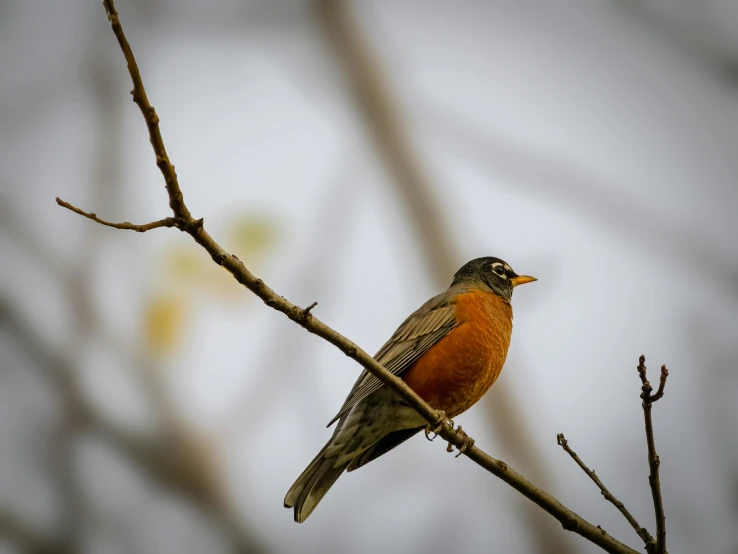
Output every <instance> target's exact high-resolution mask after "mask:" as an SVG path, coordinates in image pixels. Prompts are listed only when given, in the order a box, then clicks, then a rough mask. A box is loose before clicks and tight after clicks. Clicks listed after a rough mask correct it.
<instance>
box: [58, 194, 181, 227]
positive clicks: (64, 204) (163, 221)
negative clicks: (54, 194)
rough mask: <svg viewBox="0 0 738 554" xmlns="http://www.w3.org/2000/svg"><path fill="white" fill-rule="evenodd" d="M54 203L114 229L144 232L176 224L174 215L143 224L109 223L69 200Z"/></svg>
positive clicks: (59, 200) (127, 222)
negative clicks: (73, 204)
mask: <svg viewBox="0 0 738 554" xmlns="http://www.w3.org/2000/svg"><path fill="white" fill-rule="evenodd" d="M56 203H57V204H59V205H60V206H62V207H64V208H66V209H68V210H72V211H73V212H74V213H76V214H79V215H81V216H83V217H86V218H87V219H91V220H92V221H94V222H96V223H99V224H100V225H105V226H106V227H113V228H114V229H124V230H127V231H136V232H137V233H145V232H146V231H151V229H158V228H159V227H176V226H177V219H176V218H174V217H165V218H164V219H160V220H159V221H152V222H151V223H145V224H143V225H136V224H135V223H131V222H129V221H124V222H123V223H111V222H109V221H104V220H102V219H100V218H99V217H97V214H93V213H89V212H86V211H84V210H80V209H79V208H77V207H75V206H72V205H71V204H70V203H69V202H65V201H64V200H62V199H61V198H57V199H56Z"/></svg>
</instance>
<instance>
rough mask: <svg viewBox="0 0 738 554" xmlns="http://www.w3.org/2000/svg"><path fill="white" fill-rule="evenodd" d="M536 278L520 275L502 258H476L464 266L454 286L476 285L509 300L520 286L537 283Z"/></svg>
mask: <svg viewBox="0 0 738 554" xmlns="http://www.w3.org/2000/svg"><path fill="white" fill-rule="evenodd" d="M536 280H537V279H536V278H535V277H529V276H527V275H518V274H517V273H515V272H514V271H513V269H512V268H511V267H510V266H509V265H508V264H507V263H506V262H505V261H504V260H501V259H500V258H492V257H486V258H476V259H475V260H472V261H470V262H467V263H465V264H464V266H463V267H462V268H461V269H460V270H459V271H457V272H456V275H454V281H453V283H452V286H453V285H459V284H461V285H466V284H468V285H472V286H474V285H476V286H480V285H481V286H482V287H484V288H490V289H492V292H494V293H495V294H498V295H500V296H502V298H505V299H507V300H510V298H512V293H513V289H514V288H515V287H517V286H518V285H524V284H525V283H531V282H533V281H536Z"/></svg>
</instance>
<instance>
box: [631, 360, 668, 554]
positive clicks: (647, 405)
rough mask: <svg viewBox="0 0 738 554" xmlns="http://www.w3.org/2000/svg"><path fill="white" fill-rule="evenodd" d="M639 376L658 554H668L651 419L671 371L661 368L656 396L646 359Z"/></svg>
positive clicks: (643, 361) (641, 363)
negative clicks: (649, 379) (647, 370)
mask: <svg viewBox="0 0 738 554" xmlns="http://www.w3.org/2000/svg"><path fill="white" fill-rule="evenodd" d="M638 375H639V376H640V378H641V383H642V386H641V399H642V400H643V418H644V420H645V424H646V443H647V444H648V467H649V475H648V483H649V485H650V486H651V496H653V508H654V513H655V515H656V548H655V550H654V552H655V553H656V554H664V553H665V552H666V515H665V514H664V499H663V498H662V496H661V481H660V480H659V466H660V465H661V460H660V459H659V455H658V454H657V453H656V443H655V441H654V438H653V420H652V418H651V408H652V407H653V403H654V402H656V401H657V400H659V399H660V398H661V397H662V396H664V387H666V378H667V377H668V376H669V370H668V369H666V366H665V365H662V366H661V378H660V381H659V388H658V390H657V391H656V394H651V392H653V387H651V383H649V382H648V377H647V375H646V357H645V356H641V357H640V359H639V360H638Z"/></svg>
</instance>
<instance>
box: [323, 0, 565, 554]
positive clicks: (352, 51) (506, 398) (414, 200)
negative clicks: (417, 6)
mask: <svg viewBox="0 0 738 554" xmlns="http://www.w3.org/2000/svg"><path fill="white" fill-rule="evenodd" d="M314 5H315V12H316V16H317V17H316V19H317V21H318V23H319V25H320V30H321V32H322V34H323V35H324V36H325V40H326V44H328V45H329V47H330V50H331V52H332V54H333V55H334V57H335V59H336V62H337V69H338V70H339V73H340V74H341V75H342V76H343V77H344V82H345V85H346V90H347V92H348V93H349V94H348V96H349V98H350V101H351V102H353V106H354V107H355V111H356V113H357V115H358V116H359V122H360V124H361V126H362V130H363V131H365V133H366V135H367V138H368V139H369V141H370V143H371V144H372V145H373V147H374V150H375V151H376V153H377V155H378V158H379V160H381V162H382V163H383V165H384V166H385V167H386V169H387V176H388V183H389V184H391V186H392V187H393V189H394V190H393V191H394V192H395V193H396V195H397V198H398V200H399V201H400V205H401V206H402V207H403V209H404V211H405V217H404V220H405V221H406V222H407V224H408V228H409V229H410V230H412V231H413V233H414V235H415V239H416V242H417V244H418V246H419V251H420V253H421V254H422V256H423V257H424V259H425V262H426V265H427V267H428V269H429V272H428V273H429V274H430V275H431V277H432V278H433V280H434V281H435V283H436V284H437V285H439V286H443V287H445V286H446V285H447V283H448V280H449V279H450V277H451V275H453V273H454V272H455V271H456V269H457V268H458V267H459V266H460V265H461V263H462V260H460V259H459V251H460V248H459V247H458V245H455V244H454V240H453V233H451V231H450V226H449V223H448V220H447V218H446V217H445V214H444V209H443V203H442V202H441V201H440V199H439V198H438V196H437V195H436V194H435V191H434V187H433V182H432V179H431V177H430V174H429V172H428V171H427V168H426V167H425V165H424V163H423V158H422V156H420V155H419V151H418V150H417V149H416V148H414V146H415V144H414V140H413V133H412V132H411V131H412V130H411V129H410V128H409V127H408V126H407V125H406V123H405V121H406V120H407V118H406V117H404V116H405V115H406V114H405V113H404V112H405V111H407V110H406V109H403V107H402V106H401V104H400V103H398V101H397V98H396V95H394V94H393V91H392V81H391V79H390V75H389V74H388V72H386V71H384V67H383V65H384V64H383V63H382V58H381V56H380V55H378V53H377V51H376V48H373V47H372V43H371V41H370V40H369V38H368V37H367V36H366V35H365V33H362V29H361V25H360V22H359V20H358V19H357V18H356V17H354V14H353V13H352V9H351V8H352V5H351V2H348V1H347V0H316V1H315V2H314ZM426 117H427V114H425V115H424V116H423V118H426ZM515 369H516V370H520V369H521V368H520V367H517V368H515ZM507 371H510V369H508V370H507ZM518 396H519V393H518V392H517V391H516V390H514V387H512V386H511V383H510V382H509V381H507V382H506V381H498V383H496V384H495V387H494V388H493V389H492V391H491V393H490V395H488V396H487V397H486V398H485V400H484V401H483V402H481V403H480V406H481V407H482V408H483V409H484V410H486V411H487V412H488V416H489V419H490V421H491V422H492V425H493V427H494V430H495V432H496V434H497V435H498V438H499V443H500V448H501V449H502V450H504V451H505V452H508V453H509V455H510V457H511V458H512V459H513V461H514V462H515V463H516V464H520V465H521V467H522V468H523V469H524V470H525V472H526V473H528V474H529V476H530V477H531V478H533V479H535V480H536V481H538V482H539V483H540V484H541V485H542V486H543V487H547V485H548V484H549V483H550V482H551V474H550V471H548V467H547V466H546V465H545V464H544V462H543V460H544V456H543V455H542V453H541V452H540V447H539V444H538V443H537V442H536V441H534V440H533V438H532V437H533V435H532V432H531V430H530V428H529V426H528V425H527V423H526V421H525V419H524V418H521V417H519V414H518V410H519V405H520V403H519V402H517V400H519V398H518ZM522 508H523V510H524V511H523V513H524V517H525V518H526V519H527V523H528V526H529V528H530V529H531V530H532V531H533V532H531V533H530V534H531V536H533V537H534V541H535V548H534V550H533V551H535V552H538V553H539V554H547V553H548V552H552V551H554V552H567V551H570V550H571V545H570V544H569V542H568V540H567V538H566V537H565V535H564V534H562V533H561V532H559V530H558V529H556V527H555V526H554V525H552V522H551V521H549V520H548V519H547V518H545V516H544V514H542V513H541V512H540V511H539V510H537V509H535V507H534V506H532V505H529V504H527V503H526V504H524V505H523V506H522Z"/></svg>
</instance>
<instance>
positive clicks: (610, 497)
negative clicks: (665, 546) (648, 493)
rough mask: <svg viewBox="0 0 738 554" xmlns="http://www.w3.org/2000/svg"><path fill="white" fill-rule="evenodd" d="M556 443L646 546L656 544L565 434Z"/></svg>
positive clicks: (559, 436) (561, 434) (560, 434)
mask: <svg viewBox="0 0 738 554" xmlns="http://www.w3.org/2000/svg"><path fill="white" fill-rule="evenodd" d="M556 442H557V443H558V444H559V446H561V448H563V449H564V450H565V451H566V453H567V454H569V456H571V457H572V459H573V460H574V461H575V462H576V463H577V464H578V465H579V467H581V468H582V470H583V471H584V473H586V474H587V476H589V478H590V479H592V481H594V482H595V485H597V486H598V487H599V488H600V491H601V492H602V496H604V497H605V500H607V501H608V502H611V503H612V504H613V505H614V506H615V507H616V508H617V509H618V510H620V513H621V514H623V516H625V519H627V520H628V523H630V525H631V526H632V527H633V529H635V532H636V533H638V536H639V537H641V539H643V542H644V543H645V544H646V545H649V544H654V540H653V537H652V536H651V533H649V532H648V529H646V528H645V527H641V524H640V523H638V522H637V521H636V519H635V518H634V517H633V515H632V514H631V513H630V512H629V511H628V509H627V508H626V507H625V505H624V504H623V503H622V502H621V501H620V500H618V499H617V498H615V495H614V494H612V493H611V492H610V491H609V490H608V489H607V487H606V486H605V485H604V483H603V482H602V481H600V478H599V477H597V475H596V474H595V472H594V470H593V469H589V468H588V467H587V464H585V463H584V462H583V461H582V459H581V458H580V457H579V456H578V455H577V453H576V452H574V450H572V449H571V447H570V446H569V441H567V440H566V437H565V436H564V434H563V433H559V434H558V435H556Z"/></svg>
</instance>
